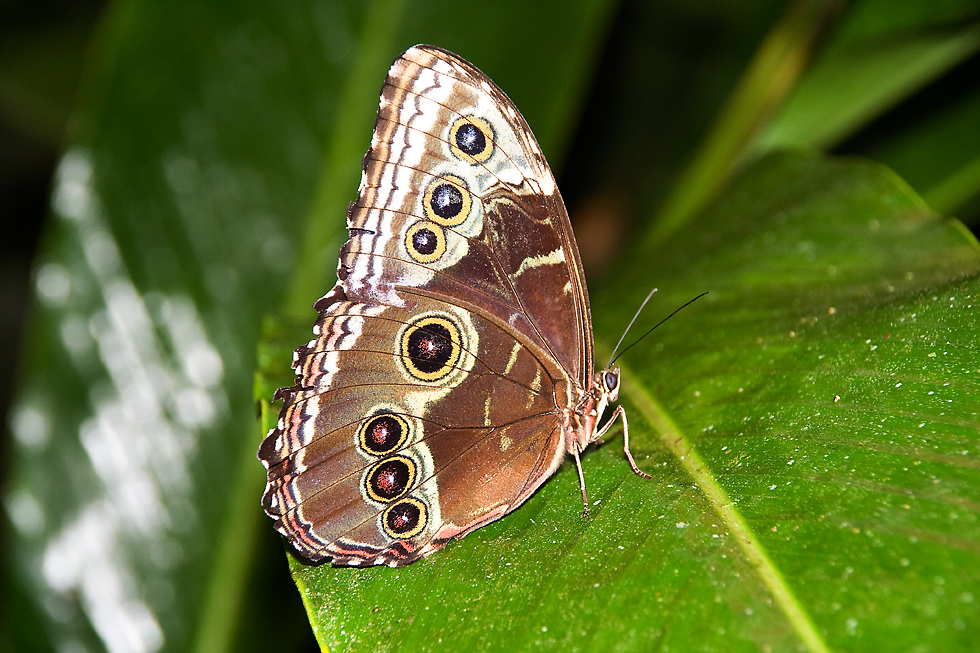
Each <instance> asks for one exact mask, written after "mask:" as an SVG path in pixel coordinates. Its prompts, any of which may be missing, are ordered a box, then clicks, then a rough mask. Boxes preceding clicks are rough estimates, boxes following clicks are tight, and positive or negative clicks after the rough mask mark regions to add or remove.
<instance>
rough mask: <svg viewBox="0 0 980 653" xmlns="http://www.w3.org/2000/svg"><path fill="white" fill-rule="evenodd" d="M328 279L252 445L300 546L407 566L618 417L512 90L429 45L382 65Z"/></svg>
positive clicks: (501, 505)
mask: <svg viewBox="0 0 980 653" xmlns="http://www.w3.org/2000/svg"><path fill="white" fill-rule="evenodd" d="M347 222H348V231H349V234H350V238H349V240H348V241H347V243H346V244H345V245H344V246H343V247H342V248H341V250H340V262H339V265H338V269H337V283H336V285H335V286H334V287H333V288H332V289H331V290H330V292H328V293H327V294H326V295H325V296H324V297H323V298H321V299H320V300H318V301H317V302H316V304H315V305H314V308H315V309H316V310H317V311H318V312H319V319H318V320H317V321H316V324H315V327H314V329H313V332H314V336H315V337H314V338H313V340H311V341H310V342H309V343H307V344H306V345H304V346H301V347H299V348H298V349H296V351H295V353H294V356H293V368H294V369H295V371H296V374H297V381H296V384H295V385H293V386H291V387H288V388H282V389H280V390H279V391H278V392H277V393H276V395H275V398H276V399H282V400H283V401H284V406H283V408H282V412H281V414H280V415H279V420H278V423H277V426H276V427H275V428H274V429H272V430H271V431H270V432H269V434H268V435H267V436H266V438H265V439H264V440H263V442H262V444H261V446H260V448H259V452H258V457H259V460H261V462H262V463H263V464H264V465H265V466H266V468H267V471H268V483H267V485H266V489H265V493H264V494H263V497H262V503H263V506H264V508H265V512H266V513H267V514H268V515H269V516H270V517H272V518H273V519H275V528H276V529H277V530H278V531H279V532H280V533H281V534H282V535H284V536H285V537H286V538H287V539H288V540H289V542H290V543H291V544H292V546H293V547H294V548H295V549H296V551H297V552H298V553H300V554H301V555H302V556H303V557H305V558H307V559H308V560H310V561H320V560H325V559H327V558H330V559H332V562H333V563H334V564H335V565H351V566H359V565H378V564H385V565H389V566H392V567H398V566H402V565H406V564H408V563H411V562H414V561H416V560H418V559H420V558H422V557H424V556H427V555H429V554H431V553H433V552H434V551H437V550H439V549H441V548H443V547H444V546H445V545H446V544H447V543H448V542H449V541H450V540H451V539H453V538H461V537H463V536H464V535H466V534H467V533H470V532H472V531H473V530H475V529H477V528H480V527H481V526H485V525H486V524H488V523H490V522H492V521H494V520H496V519H499V518H500V517H502V516H504V515H505V514H507V513H509V512H510V511H512V510H514V509H516V508H517V507H518V506H520V505H521V504H522V503H523V502H524V501H525V500H527V498H528V497H530V496H531V495H532V494H533V493H534V491H535V490H536V489H537V488H538V487H540V486H541V484H542V483H544V482H545V481H546V480H547V479H548V478H549V477H550V476H551V475H552V474H554V473H555V471H556V470H557V469H558V467H559V466H560V465H561V464H562V461H563V460H564V458H565V456H566V455H567V454H571V455H572V457H573V458H574V460H575V465H576V468H577V469H578V475H579V482H580V484H581V488H582V499H583V502H584V503H585V507H586V511H587V510H588V499H587V497H586V490H585V479H584V475H583V473H582V465H581V461H580V455H581V454H582V452H583V451H584V450H585V448H586V447H588V446H589V444H591V443H593V442H595V441H596V440H597V439H599V438H600V437H601V436H602V435H603V433H605V432H606V431H607V430H608V429H609V427H610V426H611V425H612V424H613V423H614V422H615V420H616V419H617V418H619V417H621V418H622V420H623V434H624V440H625V442H624V451H625V453H626V456H627V458H628V460H629V462H630V465H631V466H632V468H633V471H634V472H636V473H637V474H639V475H641V476H648V475H647V474H645V473H643V472H642V471H640V469H639V468H638V467H637V465H636V462H635V461H634V460H633V456H632V454H631V453H630V448H629V431H628V425H627V422H626V414H625V412H624V411H623V408H622V406H617V407H616V408H615V410H614V411H613V413H612V415H611V417H610V418H609V420H608V421H606V422H605V424H604V425H602V426H599V420H600V417H601V416H602V414H603V412H604V411H605V409H606V407H607V405H609V404H611V403H613V402H615V401H616V400H617V398H618V395H619V387H620V372H619V368H611V369H603V370H600V371H598V372H597V371H595V370H594V363H593V342H592V321H591V314H590V312H589V295H588V291H587V289H586V286H585V277H584V275H583V272H582V264H581V261H580V259H579V253H578V247H577V246H576V243H575V238H574V235H573V233H572V229H571V224H570V223H569V220H568V213H567V212H566V210H565V206H564V203H563V202H562V199H561V195H560V194H559V192H558V188H557V187H556V184H555V179H554V176H553V175H552V173H551V169H550V168H549V167H548V163H547V161H545V158H544V155H543V154H542V152H541V148H540V147H539V145H538V143H537V141H536V140H535V138H534V136H533V135H532V133H531V130H530V128H529V127H528V125H527V123H526V122H525V121H524V118H523V117H522V116H521V114H520V113H519V112H518V110H517V108H516V107H515V106H514V104H513V102H511V100H510V99H509V98H508V97H507V95H505V94H504V92H503V91H501V90H500V89H499V88H498V87H497V86H496V85H495V84H494V83H493V82H492V81H491V80H490V79H489V78H488V77H487V76H486V75H484V74H483V73H482V72H480V71H479V70H478V69H477V68H476V67H474V66H473V65H472V64H470V63H468V62H467V61H464V60H463V59H461V58H460V57H458V56H456V55H454V54H452V53H450V52H447V51H446V50H442V49H440V48H437V47H433V46H428V45H418V46H415V47H412V48H409V49H408V50H406V51H405V52H404V53H402V55H401V56H399V57H398V58H397V59H396V60H395V62H394V63H393V64H392V66H391V69H390V70H389V72H388V76H387V78H386V80H385V83H384V86H383V87H382V92H381V104H380V108H379V111H378V117H377V120H376V122H375V127H374V135H373V138H372V140H371V146H370V149H369V150H368V152H367V154H366V155H365V156H364V164H363V175H362V177H361V183H360V188H359V197H358V199H357V201H355V202H353V203H351V205H350V207H349V209H348V214H347Z"/></svg>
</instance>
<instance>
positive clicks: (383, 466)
mask: <svg viewBox="0 0 980 653" xmlns="http://www.w3.org/2000/svg"><path fill="white" fill-rule="evenodd" d="M414 482H415V463H414V462H412V460H411V459H410V458H406V457H405V456H392V457H391V458H385V459H384V460H382V461H381V462H379V463H376V464H375V465H374V467H372V468H371V469H370V470H368V473H367V475H366V476H365V477H364V489H365V490H367V495H368V496H369V497H371V498H372V499H374V500H375V501H379V502H381V503H389V502H391V501H394V500H395V499H397V498H398V497H400V496H402V495H403V494H405V493H406V492H407V491H408V490H409V488H411V487H412V484H413V483H414Z"/></svg>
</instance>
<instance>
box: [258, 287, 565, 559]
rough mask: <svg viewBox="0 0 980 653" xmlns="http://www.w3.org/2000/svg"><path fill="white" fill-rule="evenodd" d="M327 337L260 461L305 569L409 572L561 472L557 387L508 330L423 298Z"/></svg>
mask: <svg viewBox="0 0 980 653" xmlns="http://www.w3.org/2000/svg"><path fill="white" fill-rule="evenodd" d="M434 320H438V321H436V322H434ZM426 324H428V325H429V328H431V329H432V331H431V332H429V331H426V326H425V325H426ZM433 324H434V325H437V326H442V327H444V328H445V329H446V331H447V332H448V337H446V338H445V339H443V336H444V335H445V334H444V333H442V332H441V331H440V330H439V329H438V328H433V327H432V325H433ZM420 325H421V326H420ZM315 331H316V333H317V334H318V337H317V338H316V339H315V340H313V341H311V342H310V343H309V344H308V345H307V346H306V347H301V348H300V349H298V350H297V354H296V363H297V369H298V371H299V373H300V375H301V382H300V383H299V384H297V385H296V386H294V387H292V388H286V389H284V390H282V391H280V393H279V394H278V396H281V397H282V398H283V399H285V403H286V405H285V407H284V409H283V412H282V414H281V415H280V418H279V423H278V426H277V428H276V429H274V430H273V431H272V433H271V434H270V435H269V437H268V438H266V440H265V441H264V442H263V444H262V447H261V449H260V450H259V457H260V458H261V459H262V460H263V461H264V462H265V463H266V465H267V466H268V468H269V475H268V478H269V483H268V486H267V488H266V492H265V495H264V497H263V502H264V503H265V505H266V511H267V512H268V514H269V515H270V516H273V517H275V518H276V520H277V522H276V527H277V529H278V530H280V532H282V533H283V534H284V535H286V536H287V537H288V538H289V539H290V540H291V541H292V542H293V544H294V545H295V547H296V548H297V549H298V550H299V551H300V552H301V553H303V554H304V555H305V556H306V557H308V558H310V559H312V560H319V559H321V558H323V557H325V556H332V557H333V558H334V562H335V563H338V564H390V565H393V566H397V565H402V564H406V563H408V562H411V561H413V560H415V559H417V558H418V557H420V556H422V555H426V554H428V553H430V552H431V551H434V550H436V549H438V548H441V547H442V546H443V545H445V543H446V542H447V541H448V540H449V539H450V538H452V537H459V536H462V535H464V534H465V533H467V532H469V531H471V530H473V529H474V528H477V527H479V526H481V525H483V524H485V523H487V522H489V521H492V520H493V519H496V518H498V517H500V516H501V515H503V514H505V513H507V512H509V511H510V510H513V509H514V508H516V507H517V506H518V505H519V504H520V503H521V502H523V501H524V500H525V499H526V498H527V497H528V496H529V495H530V494H531V493H532V492H533V491H534V489H535V488H536V487H537V486H538V485H540V483H541V482H543V481H544V479H546V478H547V477H548V476H550V475H551V473H552V472H553V471H554V470H555V469H556V468H557V467H558V465H559V464H560V463H561V460H562V458H563V457H564V454H565V448H564V442H563V440H562V433H561V426H560V424H559V422H558V421H557V420H556V418H555V414H554V408H555V386H554V384H553V383H552V382H551V381H550V377H549V376H548V369H547V366H546V365H545V364H544V363H542V361H541V360H540V359H539V358H538V357H537V356H536V352H534V351H533V350H532V349H529V348H527V347H525V346H524V345H523V344H521V342H520V341H519V340H518V339H517V338H516V337H515V333H514V332H513V330H512V329H510V328H509V327H507V325H504V324H501V323H500V322H499V321H497V320H493V319H488V318H486V317H484V316H481V315H479V314H475V313H471V312H469V311H465V310H462V309H459V308H457V307H454V306H452V305H449V304H446V303H444V302H442V301H439V300H435V299H432V298H428V297H425V296H416V298H415V303H414V305H413V306H412V308H401V307H392V306H383V305H378V304H360V303H354V302H347V303H345V304H343V305H341V306H335V307H334V311H333V312H331V313H330V314H327V315H324V316H322V317H321V318H320V320H319V321H318V322H317V325H316V327H315ZM419 334H421V335H420V338H421V340H423V342H422V346H421V347H414V346H413V343H414V342H415V340H416V338H415V336H417V335H419ZM427 338H428V339H429V340H430V342H429V343H426V342H424V341H425V339H427ZM432 343H435V346H436V347H437V348H438V347H439V346H443V347H442V351H441V353H440V355H439V356H438V357H437V358H435V359H433V358H431V357H425V356H424V355H423V354H424V353H425V352H427V351H429V349H430V348H429V346H427V345H428V344H432ZM419 377H424V378H419ZM399 520H400V521H399Z"/></svg>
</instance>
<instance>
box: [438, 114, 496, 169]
mask: <svg viewBox="0 0 980 653" xmlns="http://www.w3.org/2000/svg"><path fill="white" fill-rule="evenodd" d="M493 140H494V134H493V128H492V127H491V126H490V123H488V122H487V121H486V120H484V119H483V118H478V117H476V116H464V117H462V118H460V119H459V120H457V121H456V122H455V123H453V126H452V128H450V130H449V146H450V149H451V150H452V152H453V154H454V155H455V156H456V157H457V158H460V159H463V160H465V161H467V162H469V163H474V164H476V163H483V162H484V161H486V160H487V159H489V158H490V157H491V156H493ZM464 155H465V156H464Z"/></svg>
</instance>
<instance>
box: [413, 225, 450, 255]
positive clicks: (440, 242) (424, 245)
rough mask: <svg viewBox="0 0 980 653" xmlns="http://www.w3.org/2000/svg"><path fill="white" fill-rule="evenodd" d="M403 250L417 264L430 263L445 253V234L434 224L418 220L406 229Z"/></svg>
mask: <svg viewBox="0 0 980 653" xmlns="http://www.w3.org/2000/svg"><path fill="white" fill-rule="evenodd" d="M405 249H406V250H407V251H408V255H409V256H411V257H412V258H413V259H414V260H416V261H418V262H419V263H432V262H434V261H438V260H439V257H441V256H442V255H443V254H445V253H446V234H445V233H444V232H443V230H442V227H440V226H439V225H437V224H436V223H434V222H429V221H427V220H420V221H419V222H416V223H415V224H413V225H412V226H411V227H409V228H408V232H407V233H406V234H405Z"/></svg>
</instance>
